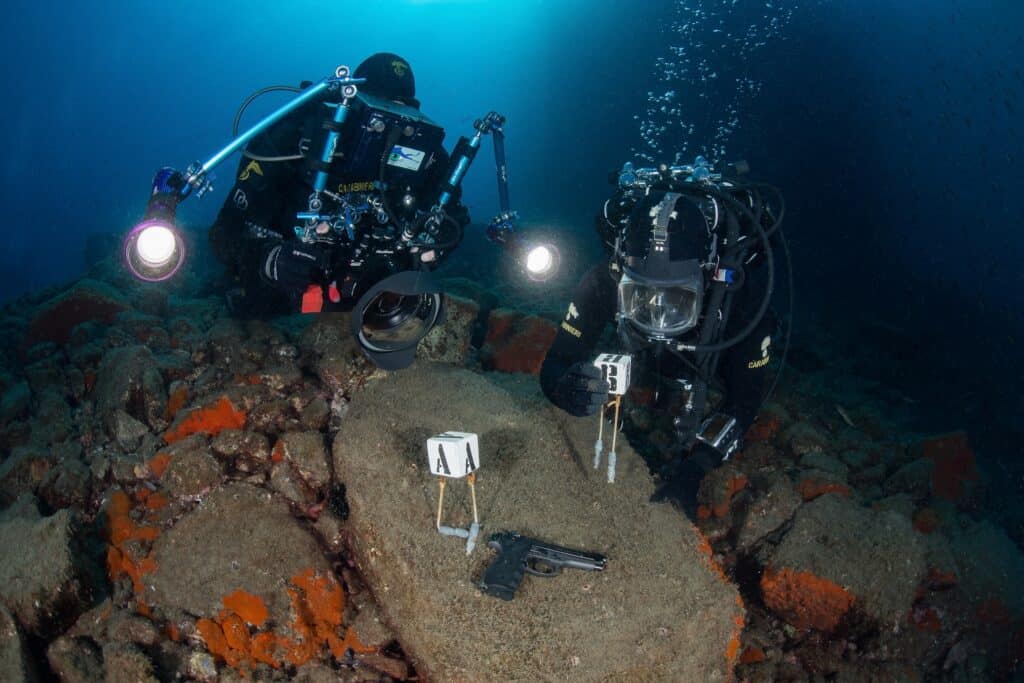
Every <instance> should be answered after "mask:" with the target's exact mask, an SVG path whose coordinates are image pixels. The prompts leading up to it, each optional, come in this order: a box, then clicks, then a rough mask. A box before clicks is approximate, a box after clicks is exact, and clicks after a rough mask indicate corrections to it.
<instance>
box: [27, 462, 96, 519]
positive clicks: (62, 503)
mask: <svg viewBox="0 0 1024 683" xmlns="http://www.w3.org/2000/svg"><path fill="white" fill-rule="evenodd" d="M91 493H92V473H91V472H90V471H89V468H88V467H87V466H86V464H85V463H84V462H82V460H81V459H80V458H79V457H77V456H74V455H72V456H68V457H63V458H61V459H60V460H59V461H58V462H57V465H56V466H55V467H53V468H51V469H50V471H49V472H47V473H46V477H45V478H44V479H43V481H42V482H41V483H40V485H39V497H40V498H41V499H42V500H43V502H44V503H46V504H47V505H48V506H49V507H50V508H52V509H54V510H59V509H62V508H67V507H73V508H76V509H78V510H82V509H84V508H85V506H86V503H88V501H89V496H90V494H91Z"/></svg>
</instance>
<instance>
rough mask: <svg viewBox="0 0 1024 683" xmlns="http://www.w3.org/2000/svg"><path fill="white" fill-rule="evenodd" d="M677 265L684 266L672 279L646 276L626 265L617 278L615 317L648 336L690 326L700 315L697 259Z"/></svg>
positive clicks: (701, 284) (668, 334)
mask: <svg viewBox="0 0 1024 683" xmlns="http://www.w3.org/2000/svg"><path fill="white" fill-rule="evenodd" d="M681 265H685V266H687V267H686V268H685V269H684V268H681V269H680V271H681V272H680V277H679V278H678V279H673V280H661V279H650V278H646V277H643V276H642V275H640V274H638V273H636V272H633V271H632V270H630V269H629V268H626V269H625V271H624V272H623V275H622V278H621V279H620V280H619V296H618V318H619V320H620V321H622V322H628V323H629V324H630V325H632V326H633V327H635V328H636V329H637V330H638V331H639V332H641V333H643V334H644V335H645V336H647V337H650V338H652V339H668V338H671V337H678V336H679V335H681V334H683V333H684V332H687V331H688V330H691V329H693V327H694V326H696V325H697V320H698V318H699V317H700V311H701V304H702V302H703V298H704V279H703V275H702V273H701V269H700V264H698V263H697V261H687V262H686V263H685V264H681ZM683 271H685V272H683Z"/></svg>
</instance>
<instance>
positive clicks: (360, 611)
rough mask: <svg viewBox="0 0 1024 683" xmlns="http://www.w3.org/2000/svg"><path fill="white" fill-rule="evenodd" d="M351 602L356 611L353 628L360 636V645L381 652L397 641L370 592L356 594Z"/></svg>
mask: <svg viewBox="0 0 1024 683" xmlns="http://www.w3.org/2000/svg"><path fill="white" fill-rule="evenodd" d="M350 602H351V603H353V605H352V606H353V607H354V609H355V611H356V616H355V618H354V619H353V620H352V628H353V629H354V630H355V632H356V633H358V634H359V642H360V643H362V644H363V645H367V646H369V647H373V648H375V649H377V650H380V649H382V648H383V647H384V646H385V645H387V644H388V643H390V642H391V641H393V640H395V633H394V631H392V630H391V628H390V627H389V626H388V625H387V623H386V622H385V619H384V615H383V613H382V612H381V609H380V605H378V604H377V601H376V600H374V599H373V596H372V595H370V591H365V590H364V591H362V592H360V593H356V594H355V595H353V596H352V599H351V601H350Z"/></svg>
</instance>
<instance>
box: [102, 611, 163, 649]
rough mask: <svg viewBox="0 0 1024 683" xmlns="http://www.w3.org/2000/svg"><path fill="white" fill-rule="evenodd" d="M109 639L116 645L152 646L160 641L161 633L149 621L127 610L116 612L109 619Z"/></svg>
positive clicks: (107, 631)
mask: <svg viewBox="0 0 1024 683" xmlns="http://www.w3.org/2000/svg"><path fill="white" fill-rule="evenodd" d="M106 635H107V638H109V639H110V640H111V641H113V642H115V643H134V644H136V645H144V646H152V645H155V644H156V643H157V641H158V640H160V637H161V636H160V631H159V630H158V629H157V627H156V625H155V624H154V623H153V622H152V621H151V620H149V619H146V618H144V617H140V616H138V615H136V614H133V613H131V612H127V611H125V610H116V611H114V612H113V613H112V614H111V615H110V617H109V623H108V624H107V629H106Z"/></svg>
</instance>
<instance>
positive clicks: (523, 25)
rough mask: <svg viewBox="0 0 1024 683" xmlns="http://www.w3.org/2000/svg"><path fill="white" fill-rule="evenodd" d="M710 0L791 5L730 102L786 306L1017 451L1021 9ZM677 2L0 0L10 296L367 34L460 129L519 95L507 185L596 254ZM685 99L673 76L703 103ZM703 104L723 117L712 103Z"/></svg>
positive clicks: (360, 50)
mask: <svg viewBox="0 0 1024 683" xmlns="http://www.w3.org/2000/svg"><path fill="white" fill-rule="evenodd" d="M687 4H688V5H694V4H697V3H687ZM702 5H703V7H704V8H706V9H708V10H710V11H715V9H716V8H718V9H724V8H729V9H730V11H733V12H738V14H737V15H736V16H738V17H740V19H742V20H749V21H750V22H758V21H763V20H764V19H765V18H766V17H769V16H771V15H773V14H774V13H777V12H779V11H781V10H782V9H791V10H792V12H793V13H792V20H791V21H790V23H789V25H788V26H787V28H786V31H785V36H786V40H777V41H772V42H771V43H770V44H768V45H766V46H765V47H764V48H763V49H761V50H760V51H759V52H758V53H757V55H756V59H752V60H750V61H749V63H745V64H744V65H743V69H744V72H745V73H747V74H749V76H750V77H751V78H753V79H756V80H758V81H759V82H761V83H762V84H763V87H762V89H761V91H760V94H759V95H758V96H757V97H756V98H754V99H753V100H752V101H750V102H749V103H747V105H746V106H745V107H744V108H743V109H742V110H741V111H740V112H739V119H740V125H739V126H738V128H737V130H736V132H735V134H733V135H732V136H731V138H730V140H729V143H728V150H729V153H728V155H727V156H729V157H732V158H739V157H742V158H746V159H748V160H750V162H751V164H752V166H753V168H754V171H755V175H756V176H757V177H759V178H761V179H764V180H769V181H771V182H774V183H776V184H777V185H779V186H780V187H782V188H783V189H784V190H785V193H786V196H787V198H788V200H789V205H790V206H789V219H788V226H787V229H788V232H789V235H790V239H791V242H792V247H793V252H794V257H795V260H796V262H797V265H798V280H797V283H798V288H797V293H798V311H797V312H798V313H799V314H800V315H799V316H798V317H797V320H798V321H800V320H802V321H803V324H804V325H809V324H813V325H818V326H824V325H829V324H832V323H833V322H835V323H837V324H839V323H841V324H842V325H845V326H846V329H851V328H852V329H855V330H856V327H857V325H858V324H860V321H864V325H865V327H864V330H865V332H864V334H863V337H856V338H855V339H854V342H856V343H855V344H854V347H856V346H857V345H860V346H861V347H862V348H863V351H864V353H865V354H866V355H867V356H870V355H871V354H876V355H886V354H890V355H891V354H904V355H905V356H906V357H905V358H900V367H901V368H902V369H903V370H905V372H902V373H901V375H900V376H899V377H894V378H893V380H892V381H894V382H896V381H898V382H901V383H903V384H904V385H905V386H904V387H902V390H903V391H905V392H906V393H907V394H908V395H909V396H910V397H912V398H913V399H915V400H919V401H922V404H923V408H922V409H925V408H927V409H928V410H931V411H932V412H933V414H934V416H935V419H934V420H933V424H935V425H937V426H940V425H946V426H947V427H949V428H952V427H958V426H962V425H963V424H965V423H966V424H968V425H971V426H974V427H976V429H975V430H974V433H976V434H978V433H981V432H983V431H984V430H983V429H981V428H980V427H981V426H984V425H986V424H989V423H995V422H996V421H999V422H1000V423H1001V424H1003V425H1011V426H1008V427H1007V429H1008V430H1009V431H1004V432H1000V434H1001V436H1000V437H999V440H998V441H996V442H995V447H997V448H999V447H1001V446H1005V448H1004V449H1003V450H1008V449H1009V448H1010V446H1011V442H1010V441H1009V437H1007V436H1006V435H1007V434H1013V433H1014V432H1013V430H1014V429H1016V430H1017V431H1018V436H1019V428H1016V427H1013V426H1012V423H1013V422H1014V421H1013V419H1012V417H1013V416H1014V415H1019V414H1020V412H1021V411H1022V410H1024V400H1022V398H1021V392H1020V390H1019V384H1020V381H1021V379H1022V374H1024V373H1022V371H1021V368H1022V367H1024V360H1022V356H1024V352H1022V351H1021V350H1020V348H1019V344H1018V343H1017V340H1018V339H1019V338H1020V336H1021V332H1022V331H1024V330H1022V328H1024V322H1022V320H1021V315H1020V313H1021V310H1022V305H1021V304H1022V298H1024V297H1022V294H1021V292H1022V291H1024V269H1022V267H1021V264H1022V262H1024V246H1022V245H1024V236H1022V232H1021V227H1022V225H1021V223H1022V219H1021V216H1022V211H1021V207H1020V197H1021V194H1022V190H1024V183H1022V182H1021V180H1020V178H1021V174H1020V171H1019V165H1020V163H1021V161H1022V153H1021V152H1022V136H1021V131H1020V120H1021V113H1022V107H1024V102H1022V100H1021V97H1020V94H1021V92H1022V91H1024V81H1022V69H1024V66H1022V64H1024V37H1022V36H1024V7H1022V5H1021V4H1020V3H1019V2H1015V1H1011V0H979V1H971V2H965V1H959V0H914V1H909V0H904V1H900V2H891V1H883V0H857V1H856V2H846V1H843V2H840V1H832V2H827V1H826V2H813V1H806V2H796V1H794V0H790V1H786V2H784V1H782V0H777V1H776V0H773V1H772V2H764V1H763V0H762V1H761V2H746V1H745V0H740V1H739V3H738V4H737V3H731V2H726V3H714V2H704V3H702ZM675 11H676V3H672V2H658V1H652V2H627V1H625V0H560V1H547V2H543V1H541V0H515V1H510V2H493V1H490V0H486V1H485V0H480V1H472V0H466V1H462V2H458V1H436V2H430V1H423V2H413V1H407V2H401V1H399V0H382V1H379V2H362V3H349V2H331V3H325V2H287V3H280V2H265V1H264V2H252V1H249V2H244V3H243V2H236V1H234V0H231V1H223V2H216V3H204V2H198V1H195V0H185V1H184V2H178V3H156V2H97V3H86V2H52V1H51V2H38V3H29V2H23V1H20V0H16V1H15V2H11V3H8V4H7V5H6V11H5V22H4V23H3V26H2V27H0V40H2V44H3V46H4V48H3V49H4V51H5V54H4V59H3V60H2V62H0V69H2V72H3V83H4V85H5V90H6V92H7V97H6V98H5V104H4V106H3V107H2V108H0V136H2V138H0V140H2V149H3V154H2V156H0V160H2V161H0V206H2V208H3V221H4V231H3V234H4V238H5V239H4V245H3V249H2V250H0V299H8V298H10V297H13V296H15V295H17V294H19V293H21V292H24V291H30V290H36V289H38V288H40V287H43V286H46V285H51V284H55V283H59V282H63V281H66V280H69V279H71V278H73V277H75V276H77V275H78V274H79V273H80V272H81V269H82V250H83V244H84V241H85V237H86V235H88V234H89V233H94V232H104V231H112V232H121V231H123V230H125V229H126V228H127V227H129V226H130V225H131V223H132V222H133V221H134V220H136V219H138V218H139V216H140V214H141V212H142V211H143V209H144V203H145V199H146V193H147V191H148V184H149V180H150V178H151V176H152V174H153V172H154V170H155V169H156V168H158V167H160V166H163V165H166V164H170V165H174V166H177V167H179V168H183V167H184V166H186V165H187V164H188V163H189V162H191V161H193V160H195V159H204V158H206V157H207V156H208V155H210V154H211V153H212V152H213V151H215V150H216V149H218V148H219V147H220V146H221V145H222V144H224V142H225V141H226V139H227V137H228V135H229V132H230V123H231V119H232V116H233V115H234V113H235V110H236V107H237V106H238V104H239V103H240V102H241V100H242V99H244V97H245V96H246V95H248V94H249V93H250V92H251V91H253V90H254V89H256V88H258V87H261V86H264V85H267V84H273V83H281V84H293V85H294V84H297V83H298V82H299V81H301V80H303V79H317V78H319V77H322V76H323V75H326V74H328V73H330V72H331V71H333V69H334V67H335V66H336V65H337V64H339V63H347V64H350V65H355V64H356V63H358V62H359V61H360V60H361V59H362V58H363V57H364V56H366V55H368V54H370V53H372V52H375V51H379V50H388V51H394V52H398V53H400V54H402V55H403V56H404V57H406V58H407V59H408V60H409V61H410V62H411V63H412V65H413V68H414V70H415V74H416V80H417V86H418V95H419V97H420V99H421V100H422V101H423V109H424V111H425V112H427V113H428V114H429V115H431V116H432V117H434V118H435V119H436V120H437V121H439V122H440V123H441V124H442V125H444V126H445V128H446V129H447V130H448V135H449V136H448V142H449V145H450V144H454V141H455V139H456V138H457V136H458V135H459V134H463V133H468V132H470V131H471V125H472V122H473V119H474V118H476V117H478V116H480V115H482V114H483V113H485V112H486V111H488V110H490V109H495V110H498V111H500V112H502V113H504V114H506V115H507V116H508V118H509V123H508V126H507V134H508V154H509V160H510V168H511V173H512V201H513V205H514V207H515V208H517V209H518V210H519V211H520V213H521V214H522V216H523V218H524V221H525V222H527V223H530V224H532V225H534V226H538V225H540V226H548V227H549V228H550V229H552V230H555V231H558V232H559V233H560V234H561V235H562V236H563V239H564V240H565V242H566V245H567V248H566V249H565V253H566V254H568V255H570V256H571V258H573V259H578V260H586V261H590V260H593V259H596V258H597V257H598V254H599V251H598V250H597V247H596V244H595V242H594V240H593V238H592V234H593V233H592V231H591V226H592V216H593V215H594V213H595V212H596V211H597V209H598V208H599V206H600V203H601V201H602V200H603V199H604V197H605V196H606V195H607V193H608V191H609V186H608V184H607V180H606V177H607V173H608V171H609V170H611V169H613V168H616V167H617V166H619V165H620V164H621V163H622V162H623V161H624V160H626V159H627V158H629V156H630V150H633V149H635V148H636V146H637V142H638V122H637V121H636V120H635V119H634V116H636V115H637V114H638V113H640V112H642V111H643V110H644V108H645V106H646V99H647V93H648V92H650V91H652V90H655V91H656V90H658V89H659V88H661V89H664V88H666V87H669V85H670V84H668V85H667V84H665V83H663V82H661V81H660V80H659V74H658V72H657V70H656V69H655V68H654V66H653V65H654V62H655V59H656V58H657V57H658V56H663V55H664V54H665V53H666V51H667V49H668V47H669V46H670V45H671V43H672V40H673V39H672V36H671V33H670V32H669V31H667V27H668V26H669V25H670V23H671V21H672V17H673V16H674V12H675ZM719 58H723V57H721V56H719ZM695 94H696V93H689V92H681V93H680V97H681V99H682V100H684V101H689V102H690V103H691V104H692V102H694V101H695V100H694V98H693V96H694V95H695ZM275 102H280V99H278V100H275V99H274V96H271V97H270V98H268V99H267V100H266V101H261V102H260V103H259V106H256V107H254V109H253V111H252V112H250V113H251V114H256V113H258V112H260V111H268V108H269V107H271V106H273V105H274V104H275ZM702 106H706V107H707V108H708V112H707V117H706V118H707V120H708V121H711V122H714V121H715V120H716V118H717V117H718V116H719V112H718V110H720V109H722V107H723V106H724V102H723V101H716V100H706V105H703V104H702ZM246 120H247V121H250V122H251V121H252V120H253V118H252V116H250V117H248V118H247V119H246ZM700 134H701V133H700V131H698V133H697V135H698V136H699V135H700ZM233 171H234V162H233V161H232V162H230V163H229V164H227V165H225V166H223V167H222V168H221V169H220V171H219V173H218V174H217V176H218V184H217V192H216V193H215V194H214V195H213V196H208V197H205V198H203V199H201V200H191V201H189V202H188V203H186V205H185V206H184V207H183V209H182V216H183V218H184V219H185V220H186V221H187V222H188V223H189V224H190V225H191V226H193V228H194V229H196V230H197V231H202V230H204V229H205V226H206V225H208V224H209V222H210V221H211V220H212V218H213V216H214V215H215V213H216V211H217V209H218V208H219V205H220V203H221V201H222V198H223V196H224V193H225V192H226V190H227V188H228V187H229V186H230V184H231V177H232V174H233ZM465 198H466V203H467V204H468V205H469V206H470V208H471V210H472V212H473V215H474V218H475V219H476V220H477V221H486V219H487V218H489V217H490V215H491V214H492V213H493V212H494V211H495V210H496V208H497V198H496V195H495V191H494V179H493V174H492V161H491V157H490V152H489V151H485V152H484V153H483V154H482V155H481V156H480V157H479V158H478V160H477V163H476V166H475V168H474V169H473V171H472V173H471V174H470V176H469V177H468V178H467V180H466V185H465ZM851 321H853V322H852V323H851ZM869 329H870V330H871V332H870V333H868V332H867V330H869ZM798 330H799V325H798ZM879 330H883V331H884V330H888V332H889V333H891V334H888V335H886V334H882V333H880V332H879ZM847 341H849V340H847ZM844 348H846V349H849V348H850V346H849V344H847V346H846V347H844ZM817 351H818V352H820V354H821V355H822V356H823V357H825V358H826V359H827V358H828V357H829V355H830V354H835V353H837V351H836V349H830V348H820V349H817ZM843 352H844V353H846V352H847V351H843ZM884 367H889V366H884ZM866 371H867V370H866ZM979 438H984V437H979Z"/></svg>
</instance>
